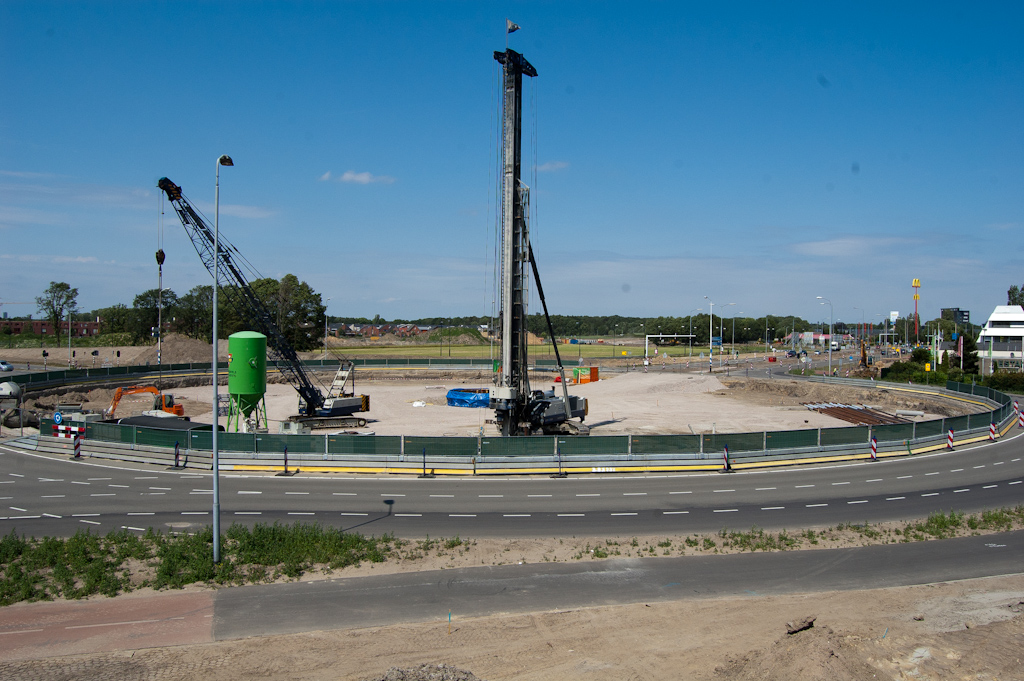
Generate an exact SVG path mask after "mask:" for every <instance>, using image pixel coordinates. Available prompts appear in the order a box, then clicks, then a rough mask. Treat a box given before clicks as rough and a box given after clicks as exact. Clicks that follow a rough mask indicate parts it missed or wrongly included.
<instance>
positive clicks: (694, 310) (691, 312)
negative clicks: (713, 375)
mask: <svg viewBox="0 0 1024 681" xmlns="http://www.w3.org/2000/svg"><path fill="white" fill-rule="evenodd" d="M700 311H701V309H700V308H699V307H695V308H693V309H692V310H690V313H689V314H688V315H686V317H687V319H689V320H690V339H689V340H690V350H689V353H688V354H687V355H686V357H687V359H689V358H690V357H693V313H694V312H700Z"/></svg>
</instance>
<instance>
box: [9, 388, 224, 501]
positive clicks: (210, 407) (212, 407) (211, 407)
mask: <svg viewBox="0 0 1024 681" xmlns="http://www.w3.org/2000/svg"><path fill="white" fill-rule="evenodd" d="M210 408H211V409H212V408H213V407H210ZM8 508H9V509H11V510H12V511H18V512H20V513H25V512H27V511H28V509H27V508H18V507H17V506H8Z"/></svg>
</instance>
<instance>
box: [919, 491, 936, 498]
mask: <svg viewBox="0 0 1024 681" xmlns="http://www.w3.org/2000/svg"><path fill="white" fill-rule="evenodd" d="M921 496H922V497H937V496H939V493H938V492H929V493H928V494H922V495H921Z"/></svg>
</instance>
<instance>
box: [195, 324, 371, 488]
mask: <svg viewBox="0 0 1024 681" xmlns="http://www.w3.org/2000/svg"><path fill="white" fill-rule="evenodd" d="M211 346H212V343H211ZM333 496H336V497H354V496H358V495H357V494H356V493H355V492H334V493H333Z"/></svg>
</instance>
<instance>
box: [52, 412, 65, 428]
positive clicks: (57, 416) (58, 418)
mask: <svg viewBox="0 0 1024 681" xmlns="http://www.w3.org/2000/svg"><path fill="white" fill-rule="evenodd" d="M63 421H64V415H63V414H61V413H60V412H59V411H55V412H53V424H54V425H56V426H59V425H60V424H61V423H62V422H63Z"/></svg>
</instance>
